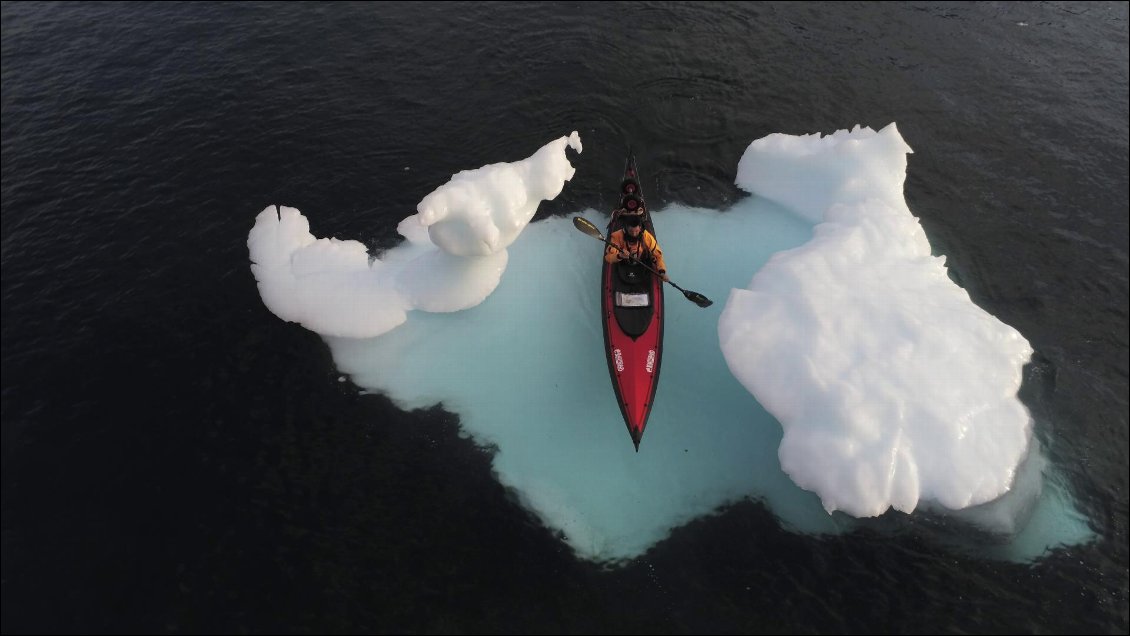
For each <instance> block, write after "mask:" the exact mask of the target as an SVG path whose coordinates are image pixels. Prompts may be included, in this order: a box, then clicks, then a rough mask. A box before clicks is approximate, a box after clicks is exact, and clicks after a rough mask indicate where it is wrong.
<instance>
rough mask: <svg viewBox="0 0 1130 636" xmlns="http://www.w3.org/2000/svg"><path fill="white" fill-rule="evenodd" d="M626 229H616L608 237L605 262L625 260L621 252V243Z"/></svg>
mask: <svg viewBox="0 0 1130 636" xmlns="http://www.w3.org/2000/svg"><path fill="white" fill-rule="evenodd" d="M623 237H624V231H623V230H616V231H615V232H613V233H612V236H610V237H608V247H607V248H605V250H604V262H606V263H615V262H618V261H622V260H624V257H623V256H621V254H620V252H621V251H622V249H623V248H622V247H621V244H622V243H623V242H624V240H623Z"/></svg>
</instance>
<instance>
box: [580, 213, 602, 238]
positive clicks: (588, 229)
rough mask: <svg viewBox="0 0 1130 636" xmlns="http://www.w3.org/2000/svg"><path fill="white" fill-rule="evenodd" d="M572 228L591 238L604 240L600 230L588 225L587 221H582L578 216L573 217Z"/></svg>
mask: <svg viewBox="0 0 1130 636" xmlns="http://www.w3.org/2000/svg"><path fill="white" fill-rule="evenodd" d="M573 226H574V227H576V228H577V229H578V230H580V231H582V232H584V233H585V234H588V235H589V236H591V237H593V238H598V239H600V240H602V241H603V240H604V235H603V234H601V233H600V230H599V229H598V228H597V227H596V226H595V225H593V224H592V223H590V222H589V220H588V219H583V218H581V217H579V216H575V217H573Z"/></svg>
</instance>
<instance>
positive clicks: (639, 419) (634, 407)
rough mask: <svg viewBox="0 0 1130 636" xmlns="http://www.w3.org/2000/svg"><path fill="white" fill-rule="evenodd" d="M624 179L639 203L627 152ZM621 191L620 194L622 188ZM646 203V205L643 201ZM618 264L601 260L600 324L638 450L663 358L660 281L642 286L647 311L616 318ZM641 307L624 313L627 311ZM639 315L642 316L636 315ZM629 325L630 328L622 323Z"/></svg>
mask: <svg viewBox="0 0 1130 636" xmlns="http://www.w3.org/2000/svg"><path fill="white" fill-rule="evenodd" d="M625 179H626V181H625V182H626V183H627V180H628V179H630V180H633V181H635V184H636V185H635V186H634V188H633V189H634V190H635V191H634V192H632V193H631V194H634V195H635V196H636V197H637V199H638V200H639V201H640V202H641V203H642V201H643V195H642V193H640V192H639V186H638V181H636V180H637V179H638V177H637V175H636V170H635V159H634V157H631V156H629V157H628V162H627V167H626V168H625ZM621 194H624V193H623V192H622V193H621ZM645 208H646V206H645ZM647 212H648V213H647V216H646V217H645V227H646V228H647V229H648V231H650V232H651V233H652V234H653V235H654V234H655V228H654V225H653V223H652V220H651V214H650V210H648V211H647ZM618 229H620V225H619V220H618V219H616V218H613V219H612V221H611V222H610V223H609V225H608V233H609V236H611V235H612V232H614V231H616V230H618ZM617 267H618V265H612V264H609V263H605V264H604V267H603V269H602V271H601V299H602V300H601V320H602V322H603V324H604V345H605V354H606V355H607V358H608V374H609V376H610V377H611V379H612V388H613V390H614V391H615V393H616V401H617V403H618V404H619V406H620V412H621V413H622V414H623V416H624V423H625V424H626V425H627V427H628V433H629V435H631V438H632V443H633V444H635V447H636V450H637V451H638V450H639V445H640V440H641V439H642V438H643V433H644V429H645V428H647V420H648V417H649V416H650V415H651V409H652V406H654V404H655V394H656V390H657V389H658V387H659V369H660V363H661V362H662V360H663V318H664V307H663V281H662V280H661V279H660V278H659V277H658V276H655V275H650V276H649V277H648V279H647V282H646V284H645V285H644V286H645V288H646V289H647V291H648V295H649V305H650V308H649V310H647V311H643V310H639V309H634V308H633V309H629V310H627V312H625V310H624V309H621V310H620V312H621V315H620V317H619V318H618V317H617V311H616V310H617V307H616V291H617V284H618V279H617V278H614V277H615V276H617V269H616V268H617ZM631 312H642V313H638V314H632V315H630V316H628V318H629V319H627V320H625V313H629V314H630V313H631ZM641 316H643V318H642V319H641V318H640V317H641ZM625 325H628V326H629V327H630V329H629V330H625V328H624V326H625Z"/></svg>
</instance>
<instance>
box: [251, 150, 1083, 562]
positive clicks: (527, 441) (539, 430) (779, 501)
mask: <svg viewBox="0 0 1130 636" xmlns="http://www.w3.org/2000/svg"><path fill="white" fill-rule="evenodd" d="M782 169H784V168H782ZM788 169H790V170H792V171H793V176H797V175H802V174H803V173H802V171H803V170H804V167H803V165H799V166H792V167H788ZM570 176H571V173H570ZM566 178H568V177H566ZM801 182H803V179H802V180H801ZM653 213H654V220H655V224H656V229H657V234H658V236H659V240H660V242H661V244H662V246H663V248H664V252H665V254H666V259H667V263H668V267H669V270H670V272H671V275H672V279H673V280H674V281H675V282H677V283H679V284H680V285H682V286H683V287H685V288H687V289H693V290H695V291H698V292H700V293H703V294H705V295H706V296H709V297H710V298H712V299H714V300H715V301H716V304H715V305H714V306H712V307H710V308H706V309H703V308H700V307H698V306H696V305H694V304H693V303H691V302H689V301H687V300H685V299H684V298H683V297H682V295H681V294H679V293H678V292H677V291H675V290H673V289H671V288H668V290H669V291H668V294H667V311H668V314H667V323H666V338H665V348H664V354H663V362H662V369H661V375H660V383H659V392H658V395H657V400H656V404H655V407H654V409H653V412H652V416H651V419H650V421H649V424H648V427H647V432H646V434H645V435H644V437H643V441H642V443H641V445H640V451H639V453H636V452H635V450H634V448H633V445H632V443H631V440H630V438H629V436H628V433H627V431H626V429H625V426H624V423H623V419H622V417H621V415H620V412H619V409H618V408H617V406H616V403H615V399H614V396H613V392H612V388H611V384H610V381H609V378H608V372H607V363H606V360H605V357H604V354H603V339H602V334H601V327H600V321H599V317H598V312H599V306H600V298H599V276H600V264H601V246H600V244H599V243H597V242H596V241H595V240H593V239H592V238H590V237H587V236H585V235H583V234H581V233H579V232H578V231H577V230H575V229H574V228H573V225H572V222H571V220H570V219H569V218H551V219H547V220H543V221H539V222H536V223H532V224H529V225H528V226H526V227H525V229H523V230H522V231H521V233H520V234H519V235H518V236H517V238H516V239H515V240H513V242H512V243H511V244H509V245H508V246H507V247H505V249H504V250H503V251H501V252H498V253H496V254H495V255H492V256H488V257H484V258H489V259H494V260H491V261H489V262H488V261H486V260H484V261H476V263H477V265H476V266H478V267H483V266H484V265H483V263H486V264H488V265H490V266H491V267H494V265H493V263H497V262H498V261H499V260H501V263H502V265H501V270H502V271H501V276H500V278H499V279H497V286H496V287H494V288H493V292H491V291H489V290H488V291H487V293H486V294H485V300H483V301H482V302H481V303H480V304H477V305H475V306H472V307H470V308H467V309H462V310H461V311H451V312H450V313H428V312H425V311H412V310H411V308H408V309H407V313H406V316H407V317H406V319H405V320H404V322H403V323H402V324H399V326H395V325H394V327H395V328H391V330H390V331H387V333H384V334H383V335H380V336H377V337H373V338H346V337H338V336H326V339H327V342H328V343H329V344H330V347H331V349H332V351H333V355H334V360H335V362H336V364H337V366H338V368H339V369H340V370H341V371H342V372H343V373H346V374H348V375H349V376H350V377H351V378H352V379H353V381H354V382H355V383H356V384H357V385H359V386H361V387H364V388H365V389H367V390H370V391H377V392H381V393H384V394H387V395H388V396H390V397H391V398H392V399H393V400H394V401H396V402H397V404H399V405H400V406H402V407H403V408H406V409H412V408H424V407H429V406H432V405H435V404H441V405H442V406H443V407H444V408H445V409H446V410H448V411H451V412H453V413H455V414H457V415H458V416H459V418H460V426H461V427H462V429H463V430H464V431H465V432H466V434H467V435H468V436H470V437H471V438H472V439H474V440H475V441H476V442H477V443H479V444H482V445H485V446H490V447H492V448H493V449H495V450H494V460H493V466H494V470H495V472H496V474H497V477H498V479H499V480H500V481H501V482H502V483H503V484H505V485H506V486H507V487H509V488H512V489H513V491H514V492H515V493H517V495H518V496H519V498H520V499H521V501H522V503H523V504H524V505H525V506H527V507H528V508H529V509H530V510H532V511H533V512H534V513H536V514H537V515H538V516H539V517H540V518H541V519H542V521H543V522H544V523H545V524H546V525H547V526H548V527H550V528H552V529H555V530H557V531H560V533H561V534H562V536H563V537H564V539H565V541H567V542H568V544H569V545H570V546H571V547H572V548H573V549H574V550H575V551H576V553H577V554H578V555H579V556H581V557H583V558H586V559H593V560H601V561H618V560H623V559H628V558H632V557H634V556H637V555H640V554H642V553H643V552H645V551H646V550H647V549H648V548H650V547H651V546H653V545H655V544H656V543H657V542H659V541H661V540H662V539H663V538H664V537H665V536H667V535H668V533H669V532H670V531H671V530H672V529H673V528H675V527H678V526H680V525H682V524H685V523H687V522H689V521H691V520H692V519H694V518H696V517H700V516H702V515H707V514H710V513H711V512H713V511H715V510H717V509H718V508H719V507H721V506H724V505H726V504H728V503H732V502H736V501H739V500H743V499H754V500H758V501H762V502H764V504H765V505H767V506H768V507H769V508H770V509H771V510H772V511H773V512H774V514H775V515H776V516H777V517H778V518H779V519H780V520H781V522H782V524H783V525H784V526H785V527H787V528H789V529H792V530H794V531H797V532H805V533H837V532H842V531H845V530H850V529H851V528H854V527H856V526H858V525H860V524H863V525H866V524H868V523H872V522H870V521H868V520H867V519H854V518H852V517H849V516H848V515H845V514H843V513H839V512H837V513H834V514H829V513H828V512H826V511H825V506H824V505H822V503H821V499H820V497H819V496H817V494H814V493H813V492H809V491H806V490H803V489H801V488H800V487H798V486H797V485H796V483H794V480H793V479H790V476H789V475H787V474H786V473H785V472H784V471H783V470H782V468H781V460H780V458H779V455H778V451H779V448H780V447H781V443H782V425H781V423H779V422H778V421H777V420H776V419H774V418H773V417H772V416H771V415H769V414H768V413H767V412H766V410H765V409H764V408H762V406H761V405H760V404H759V402H758V401H757V400H756V399H755V398H754V397H753V396H752V395H751V394H750V392H749V391H747V390H746V388H745V387H743V385H742V384H741V383H739V382H738V380H736V379H735V377H734V375H733V374H732V373H731V371H730V368H729V367H728V366H727V361H726V359H725V358H724V355H723V351H722V350H721V349H720V347H719V318H720V315H721V312H722V311H723V303H722V301H724V300H725V299H726V298H727V296H728V295H729V294H730V293H731V290H732V289H742V288H745V287H747V286H748V285H749V284H750V278H751V276H753V274H754V273H755V272H758V271H759V270H761V269H762V267H763V266H764V265H765V264H766V262H767V261H768V260H769V259H770V258H771V257H773V256H774V255H775V254H780V253H781V252H783V251H785V250H791V249H793V248H796V247H798V246H802V245H804V244H806V243H807V242H808V241H809V240H810V239H811V238H812V236H813V228H814V225H815V223H814V220H813V219H812V218H810V217H809V218H806V217H805V216H803V215H801V214H797V213H795V211H794V210H791V209H789V208H786V207H783V206H782V205H779V204H776V203H773V202H771V201H769V200H768V199H765V198H761V197H759V196H751V197H748V198H746V199H743V200H741V201H739V202H738V203H737V204H735V205H734V206H732V207H731V208H729V209H727V210H725V211H717V210H704V209H691V208H686V207H682V206H670V207H667V208H664V209H662V210H653ZM581 214H583V215H584V216H585V217H586V218H588V219H589V220H590V221H592V222H593V223H595V224H596V225H597V226H599V227H603V226H604V224H605V223H606V217H605V213H604V212H598V211H593V210H588V211H584V212H583V213H581ZM417 241H418V242H426V239H423V238H422V237H417ZM410 249H415V250H419V249H421V248H420V247H419V246H418V245H417V246H416V247H413V248H410ZM252 254H253V259H254V255H255V247H254V246H253V247H252ZM497 254H501V255H502V256H498V255H497ZM381 257H382V258H384V259H385V260H386V261H387V263H388V265H385V266H383V267H384V268H385V269H388V270H391V269H392V268H393V267H395V266H396V263H398V262H400V261H405V260H409V259H408V258H407V257H398V256H396V255H392V256H389V255H388V254H386V255H381ZM778 258H779V257H778ZM283 261H285V259H280V261H279V262H283ZM351 267H352V269H351V275H353V276H356V275H357V269H356V266H355V265H354V266H351ZM328 273H332V267H329V268H323V269H320V270H318V275H319V276H321V277H323V281H322V282H324V276H325V275H327V274H328ZM388 274H389V272H383V273H380V272H378V273H376V274H374V275H380V276H387V275H388ZM488 276H489V274H488ZM403 279H404V277H400V278H399V279H398V280H403ZM260 284H261V287H262V286H263V281H262V280H260ZM400 289H403V284H401V288H400ZM387 293H389V292H388V291H387V289H384V288H382V289H381V290H380V294H387ZM892 293H893V294H895V293H897V291H893V292H892ZM381 297H383V296H381ZM266 300H267V299H266V297H265V301H266ZM894 300H895V299H894V298H893V297H892V302H893V301H894ZM268 306H272V305H271V303H270V302H268ZM272 310H274V307H272ZM333 310H334V311H338V312H340V311H349V310H350V305H349V304H348V303H345V304H337V305H335V306H334V309H333ZM313 312H314V313H317V309H316V308H315V309H314V310H313ZM276 313H279V312H277V311H276ZM315 318H316V317H315ZM815 468H819V467H818V466H816V467H815ZM1047 470H1050V469H1048V468H1047V466H1046V461H1045V460H1044V459H1043V457H1042V455H1041V454H1040V451H1039V449H1038V448H1033V450H1032V457H1031V458H1030V461H1027V462H1025V463H1024V464H1023V465H1022V466H1021V469H1020V471H1019V474H1018V477H1017V479H1016V481H1015V484H1014V486H1013V488H1012V490H1011V492H1009V493H1008V494H1007V495H1006V496H1005V497H1002V498H1001V499H1000V501H999V502H993V503H989V504H983V505H980V506H976V507H974V508H970V509H967V510H965V511H960V512H958V513H951V512H949V511H942V513H943V514H956V515H957V516H959V517H961V518H963V519H965V520H967V521H968V522H969V523H971V524H974V525H977V526H979V527H982V528H987V529H989V530H991V531H993V532H996V533H999V534H1001V536H1004V537H1012V538H1011V540H1008V541H1007V542H1005V543H996V544H994V545H993V546H991V549H992V550H993V551H994V554H996V555H997V556H1000V557H1002V558H1010V559H1019V560H1027V559H1032V558H1036V557H1038V556H1039V555H1041V554H1042V553H1044V552H1045V551H1046V550H1047V549H1048V548H1049V547H1053V546H1055V545H1058V544H1073V543H1079V542H1083V541H1087V540H1089V538H1090V536H1091V535H1090V531H1089V529H1088V528H1087V526H1086V523H1085V520H1084V519H1082V518H1081V516H1080V515H1079V513H1078V512H1076V511H1075V508H1074V505H1073V503H1072V502H1071V500H1070V498H1069V497H1068V496H1067V495H1066V494H1065V492H1064V491H1063V490H1062V489H1061V488H1060V487H1059V485H1058V482H1057V480H1055V479H1045V478H1044V472H1045V471H1047ZM924 506H926V507H930V508H931V509H934V510H937V507H936V506H935V507H931V506H929V502H924ZM916 514H918V513H916ZM973 534H976V536H978V537H982V536H983V535H982V534H980V533H973ZM753 539H754V538H752V537H751V540H753ZM968 547H972V548H978V547H979V546H977V545H976V544H971V545H970V546H968Z"/></svg>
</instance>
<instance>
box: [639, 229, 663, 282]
mask: <svg viewBox="0 0 1130 636" xmlns="http://www.w3.org/2000/svg"><path fill="white" fill-rule="evenodd" d="M644 243H645V244H646V245H647V249H648V250H649V251H650V252H651V255H652V256H653V257H654V258H655V269H657V270H658V271H659V274H660V276H662V277H663V279H664V280H667V263H664V262H663V250H661V249H660V248H659V241H656V240H655V237H654V236H652V234H651V232H647V233H646V234H644Z"/></svg>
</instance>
